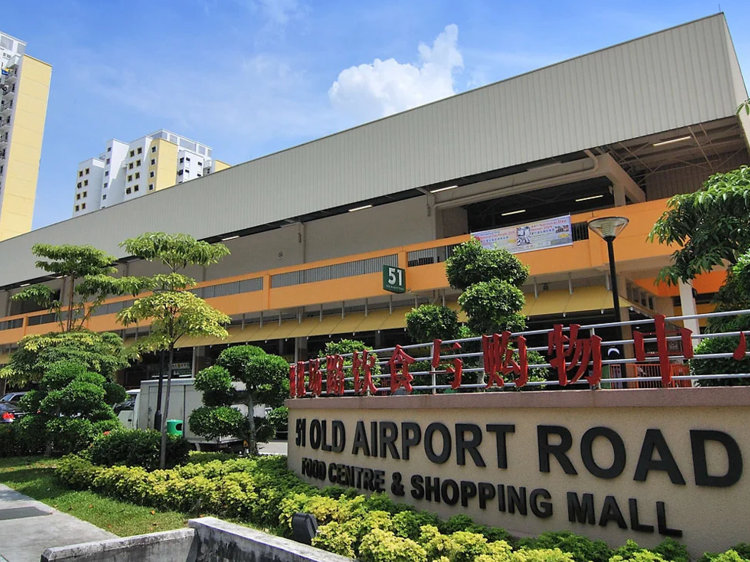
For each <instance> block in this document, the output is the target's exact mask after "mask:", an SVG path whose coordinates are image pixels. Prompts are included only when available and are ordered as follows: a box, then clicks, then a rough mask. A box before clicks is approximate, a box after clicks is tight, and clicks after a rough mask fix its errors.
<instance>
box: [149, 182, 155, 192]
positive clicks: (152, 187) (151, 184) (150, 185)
mask: <svg viewBox="0 0 750 562" xmlns="http://www.w3.org/2000/svg"><path fill="white" fill-rule="evenodd" d="M148 190H149V191H153V190H154V184H153V183H150V184H148Z"/></svg>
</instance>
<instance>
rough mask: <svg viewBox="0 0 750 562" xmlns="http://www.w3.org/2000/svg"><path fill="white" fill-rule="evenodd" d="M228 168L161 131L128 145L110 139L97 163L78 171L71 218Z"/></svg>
mask: <svg viewBox="0 0 750 562" xmlns="http://www.w3.org/2000/svg"><path fill="white" fill-rule="evenodd" d="M228 167H229V164H227V163H225V162H222V161H221V160H216V159H214V158H213V155H212V150H211V147H210V146H206V145H205V144H201V143H197V142H195V141H192V140H190V139H187V138H185V137H183V136H180V135H177V134H175V133H172V132H170V131H166V130H164V129H162V130H159V131H156V132H155V133H151V134H150V135H146V136H144V137H141V138H139V139H137V140H134V141H133V142H130V143H127V142H122V141H119V140H117V139H112V140H110V141H108V142H107V147H106V150H105V151H104V152H102V153H101V154H100V155H99V156H98V157H96V158H89V159H88V160H84V161H83V162H81V163H80V164H79V165H78V170H77V173H76V188H75V195H74V201H73V216H74V217H75V216H78V215H83V214H86V213H90V212H91V211H97V210H99V209H103V208H105V207H109V206H111V205H115V204H117V203H122V202H123V201H129V200H131V199H135V198H137V197H141V196H143V195H146V194H148V193H151V192H154V191H160V190H162V189H166V188H168V187H172V186H174V185H177V184H180V183H183V182H186V181H189V180H192V179H196V178H200V177H203V176H204V175H206V174H210V173H211V172H219V171H221V170H224V169H226V168H228Z"/></svg>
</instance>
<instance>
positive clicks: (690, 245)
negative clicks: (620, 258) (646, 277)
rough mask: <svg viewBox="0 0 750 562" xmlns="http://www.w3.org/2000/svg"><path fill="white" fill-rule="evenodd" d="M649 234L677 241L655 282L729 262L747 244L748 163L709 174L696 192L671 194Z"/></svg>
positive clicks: (681, 278) (652, 237)
mask: <svg viewBox="0 0 750 562" xmlns="http://www.w3.org/2000/svg"><path fill="white" fill-rule="evenodd" d="M649 240H651V241H652V242H653V241H657V242H659V243H661V244H673V245H675V246H676V249H675V251H674V252H673V253H672V260H671V261H672V263H671V264H670V265H668V266H666V267H664V268H663V269H662V270H661V271H660V272H659V276H658V278H657V282H666V283H669V284H676V283H677V282H678V281H684V282H688V281H690V280H692V279H694V278H695V277H696V276H698V275H700V274H701V273H708V272H710V271H711V270H713V269H714V268H717V267H720V268H723V267H725V266H727V265H728V266H729V268H731V267H732V266H734V265H735V264H736V263H737V260H738V259H739V257H740V256H741V255H742V254H744V253H745V252H747V251H748V249H750V168H748V167H747V166H742V167H741V168H740V169H738V170H733V171H731V172H727V173H725V174H714V175H712V176H711V177H710V178H708V180H706V181H705V182H704V184H703V186H702V187H701V189H699V190H698V191H696V192H695V193H685V194H680V195H675V196H673V197H672V198H670V199H669V201H668V202H667V211H665V212H664V214H662V216H661V217H660V218H659V220H657V221H656V224H654V227H653V229H652V230H651V233H650V234H649Z"/></svg>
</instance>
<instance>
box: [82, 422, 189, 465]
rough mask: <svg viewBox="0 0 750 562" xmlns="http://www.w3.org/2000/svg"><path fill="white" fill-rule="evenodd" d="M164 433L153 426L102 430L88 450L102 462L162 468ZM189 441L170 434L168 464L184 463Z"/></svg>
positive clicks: (97, 460)
mask: <svg viewBox="0 0 750 562" xmlns="http://www.w3.org/2000/svg"><path fill="white" fill-rule="evenodd" d="M160 447H161V433H160V432H158V431H156V430H154V429H148V430H145V431H144V430H141V429H121V430H118V431H112V432H110V433H108V434H103V435H100V436H99V437H97V438H96V439H95V440H94V443H93V444H92V445H91V450H90V452H89V454H90V458H91V462H93V463H94V464H96V465H101V466H114V465H126V466H140V467H143V468H145V469H146V470H156V469H157V468H159V449H160ZM189 453H190V443H188V442H187V440H186V439H184V438H183V437H178V436H176V435H168V436H167V468H173V467H174V466H176V465H178V464H185V463H186V462H187V460H188V455H189Z"/></svg>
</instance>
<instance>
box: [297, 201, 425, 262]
mask: <svg viewBox="0 0 750 562" xmlns="http://www.w3.org/2000/svg"><path fill="white" fill-rule="evenodd" d="M306 230H307V252H306V258H307V259H306V261H308V262H311V261H316V260H324V259H328V258H335V257H339V256H346V255H349V254H356V253H359V252H370V251H374V250H382V249H384V248H392V247H394V246H402V245H405V244H414V243H417V242H424V241H426V240H434V239H435V234H434V230H433V219H432V217H429V216H427V201H426V197H415V198H413V199H408V200H406V201H400V202H398V203H392V204H390V205H381V206H378V207H373V208H372V209H365V210H363V211H356V212H354V213H346V214H344V215H339V216H336V217H331V218H328V219H322V220H317V221H313V222H311V223H308V224H307V225H306Z"/></svg>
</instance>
